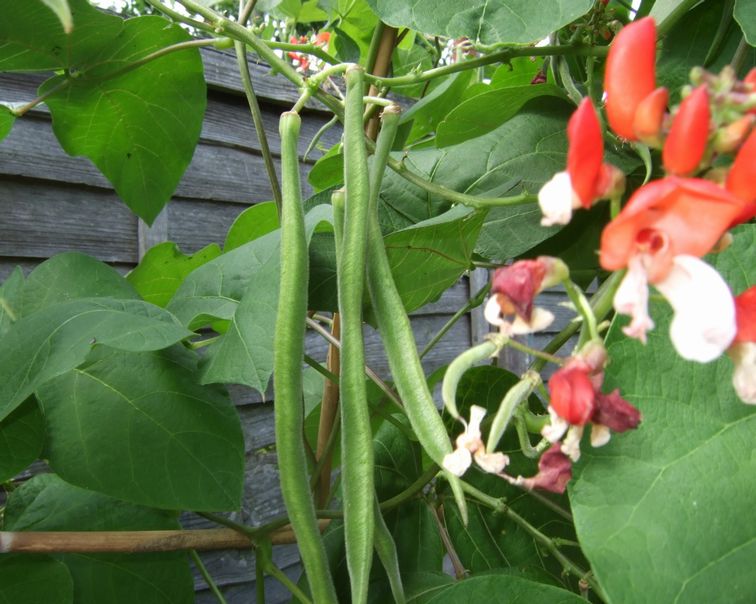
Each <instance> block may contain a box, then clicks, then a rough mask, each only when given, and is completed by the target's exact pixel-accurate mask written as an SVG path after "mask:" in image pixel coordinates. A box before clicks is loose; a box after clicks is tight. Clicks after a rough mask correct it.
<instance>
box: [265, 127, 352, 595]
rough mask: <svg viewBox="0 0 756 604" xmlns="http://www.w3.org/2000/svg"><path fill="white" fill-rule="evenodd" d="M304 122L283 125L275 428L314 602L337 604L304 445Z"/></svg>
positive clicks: (284, 488) (280, 463)
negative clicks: (301, 165)
mask: <svg viewBox="0 0 756 604" xmlns="http://www.w3.org/2000/svg"><path fill="white" fill-rule="evenodd" d="M300 124H301V120H300V118H299V115H298V114H297V113H293V112H286V113H284V114H283V115H282V116H281V121H280V124H279V128H280V133H281V160H282V177H283V178H282V183H283V195H282V197H283V202H282V212H281V285H280V290H279V291H280V294H279V301H278V315H277V317H276V330H275V333H276V337H275V345H274V352H273V363H274V381H273V383H274V387H275V407H274V409H275V429H276V451H277V454H278V470H279V473H280V481H281V493H282V494H283V498H284V503H285V504H286V510H287V511H288V514H289V519H290V521H291V526H292V528H293V529H294V534H295V535H296V537H297V544H298V545H299V552H300V555H301V557H302V562H303V564H304V567H305V571H306V573H307V579H308V581H309V584H310V590H311V592H312V597H313V600H314V602H316V603H321V602H322V603H324V604H325V603H329V604H330V603H335V602H336V601H337V600H336V590H335V589H334V586H333V579H332V578H331V573H330V570H329V567H328V561H327V558H326V554H325V548H324V547H323V541H322V540H321V538H320V531H319V530H318V524H317V519H316V517H315V506H314V505H313V501H312V494H311V492H310V488H309V478H308V476H307V458H306V456H305V450H304V443H303V441H302V426H303V423H304V409H303V406H302V362H303V358H304V336H305V318H306V315H307V280H308V256H307V239H306V237H305V228H304V212H303V209H302V200H301V192H300V184H299V158H298V155H297V141H298V139H299V127H300Z"/></svg>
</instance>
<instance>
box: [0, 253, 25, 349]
mask: <svg viewBox="0 0 756 604" xmlns="http://www.w3.org/2000/svg"><path fill="white" fill-rule="evenodd" d="M23 287H24V273H23V271H21V268H20V267H18V266H17V267H16V268H15V269H13V272H12V273H11V274H10V275H9V276H8V278H7V279H6V280H5V281H3V284H2V285H0V337H2V336H4V335H5V334H6V333H7V332H8V330H9V329H10V327H11V325H13V323H15V322H16V320H17V319H18V318H19V317H20V316H21V308H22V304H21V300H22V297H21V293H22V291H23Z"/></svg>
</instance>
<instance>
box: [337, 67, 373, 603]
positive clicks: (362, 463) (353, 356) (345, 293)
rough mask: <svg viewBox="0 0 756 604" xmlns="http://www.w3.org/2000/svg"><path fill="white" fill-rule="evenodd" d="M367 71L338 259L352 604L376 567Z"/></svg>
mask: <svg viewBox="0 0 756 604" xmlns="http://www.w3.org/2000/svg"><path fill="white" fill-rule="evenodd" d="M363 85H364V81H363V71H362V68H360V67H357V66H354V67H350V68H349V69H347V72H346V98H345V101H344V110H345V113H344V186H345V194H346V211H345V215H344V235H343V244H342V245H341V250H340V253H339V258H338V290H339V314H340V315H341V380H340V387H341V407H340V408H341V451H342V455H341V466H342V467H341V476H342V493H343V502H344V538H345V542H346V560H347V568H348V569H349V578H350V583H351V593H352V602H353V603H354V604H360V603H363V602H366V601H367V596H368V586H369V583H370V567H371V564H372V562H373V536H374V531H375V520H374V515H373V498H374V496H375V495H374V492H375V487H374V476H373V474H374V470H373V433H372V429H371V427H370V412H369V409H368V402H367V391H366V389H365V345H364V342H363V339H362V297H363V292H364V282H365V256H366V249H367V222H368V207H369V201H370V176H369V174H368V164H367V149H366V148H365V138H364V134H363V131H362V109H363V106H362V105H363V104H362V93H363Z"/></svg>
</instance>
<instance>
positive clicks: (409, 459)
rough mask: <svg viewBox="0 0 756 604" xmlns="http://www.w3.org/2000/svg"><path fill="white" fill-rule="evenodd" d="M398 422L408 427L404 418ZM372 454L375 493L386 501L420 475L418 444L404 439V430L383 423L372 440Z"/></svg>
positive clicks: (420, 463)
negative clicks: (373, 456) (373, 452)
mask: <svg viewBox="0 0 756 604" xmlns="http://www.w3.org/2000/svg"><path fill="white" fill-rule="evenodd" d="M397 421H398V422H402V423H404V424H405V425H407V427H408V429H409V424H408V423H407V420H406V418H403V417H399V416H397ZM373 450H374V451H375V492H376V493H377V494H378V499H380V500H385V499H389V498H391V497H393V496H394V495H398V494H399V493H400V492H401V491H403V490H404V489H406V488H408V487H409V486H410V485H411V484H412V483H413V482H415V480H416V479H417V478H418V477H419V476H420V474H421V473H422V470H423V468H422V459H421V456H420V447H419V445H418V443H417V441H411V440H410V439H409V438H407V434H406V432H405V431H404V430H401V429H399V428H398V427H397V426H395V425H394V424H393V423H391V422H388V421H387V422H383V423H382V424H381V426H380V427H379V428H378V431H377V432H376V434H375V438H374V439H373Z"/></svg>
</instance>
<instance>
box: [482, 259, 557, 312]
mask: <svg viewBox="0 0 756 604" xmlns="http://www.w3.org/2000/svg"><path fill="white" fill-rule="evenodd" d="M545 275H546V265H545V264H544V263H543V262H540V261H538V260H520V261H519V262H515V263H514V264H512V265H510V266H506V267H504V268H500V269H497V270H496V272H495V273H494V277H493V280H492V282H491V293H492V294H502V297H501V298H500V301H499V306H501V308H502V312H503V313H506V314H515V313H516V314H518V315H519V316H520V317H522V318H523V319H525V320H526V321H530V319H531V315H532V314H533V299H534V298H535V297H536V295H538V292H540V291H541V283H543V278H544V276H545Z"/></svg>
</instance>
